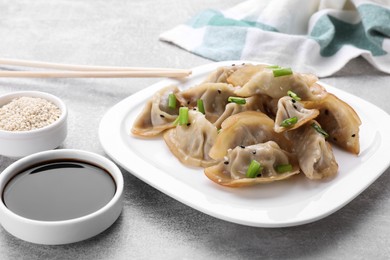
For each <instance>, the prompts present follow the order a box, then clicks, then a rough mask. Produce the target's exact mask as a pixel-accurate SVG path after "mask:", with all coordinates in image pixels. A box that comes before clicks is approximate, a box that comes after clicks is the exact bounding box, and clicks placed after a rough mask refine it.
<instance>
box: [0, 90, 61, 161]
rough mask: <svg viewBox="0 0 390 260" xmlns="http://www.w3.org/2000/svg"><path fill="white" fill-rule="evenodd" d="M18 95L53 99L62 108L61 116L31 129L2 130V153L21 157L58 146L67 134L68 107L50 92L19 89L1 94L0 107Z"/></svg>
mask: <svg viewBox="0 0 390 260" xmlns="http://www.w3.org/2000/svg"><path fill="white" fill-rule="evenodd" d="M18 97H39V98H43V99H46V100H48V101H51V102H52V103H53V104H55V105H56V106H58V107H59V108H60V110H61V112H62V113H61V116H60V118H59V119H57V120H56V121H55V122H54V123H52V124H50V125H48V126H45V127H42V128H39V129H34V130H30V131H5V130H0V155H3V156H7V157H13V158H21V157H23V156H26V155H29V154H33V153H36V152H40V151H45V150H51V149H54V148H56V147H58V146H59V145H60V144H61V143H62V142H63V141H64V140H65V138H66V135H67V116H68V112H67V108H66V106H65V104H64V102H63V101H61V100H60V99H59V98H58V97H56V96H53V95H51V94H49V93H45V92H39V91H18V92H12V93H9V94H5V95H2V96H0V107H2V106H3V105H5V104H7V103H9V102H11V101H12V100H13V99H15V98H18Z"/></svg>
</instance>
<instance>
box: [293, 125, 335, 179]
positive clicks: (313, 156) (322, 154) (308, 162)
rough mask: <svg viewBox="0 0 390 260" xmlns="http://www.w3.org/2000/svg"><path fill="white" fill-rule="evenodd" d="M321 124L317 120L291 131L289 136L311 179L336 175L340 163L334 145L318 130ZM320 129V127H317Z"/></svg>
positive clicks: (303, 167)
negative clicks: (337, 160) (335, 155)
mask: <svg viewBox="0 0 390 260" xmlns="http://www.w3.org/2000/svg"><path fill="white" fill-rule="evenodd" d="M316 126H317V127H320V125H319V124H318V123H317V122H316V121H314V120H313V121H311V122H309V123H308V124H306V125H304V126H301V127H300V128H297V129H295V130H292V131H289V132H288V136H289V137H290V138H291V140H292V142H293V149H294V151H295V153H296V154H297V157H298V161H299V166H300V168H301V170H302V172H303V173H304V174H305V175H306V177H308V178H309V179H311V180H317V179H323V178H329V177H332V176H335V175H336V174H337V171H338V164H337V162H336V159H335V157H334V154H333V150H332V147H331V146H330V144H329V143H328V142H327V141H326V140H325V136H324V135H323V134H322V133H320V131H318V130H316ZM317 129H318V128H317Z"/></svg>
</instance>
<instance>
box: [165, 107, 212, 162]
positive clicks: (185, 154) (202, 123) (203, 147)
mask: <svg viewBox="0 0 390 260" xmlns="http://www.w3.org/2000/svg"><path fill="white" fill-rule="evenodd" d="M188 118H189V119H188V124H187V125H182V126H181V125H178V126H176V127H175V128H172V129H169V130H168V131H166V132H165V133H164V135H163V137H164V140H165V142H166V144H167V145H168V147H169V149H170V150H171V152H172V153H173V154H174V155H175V156H176V157H177V158H178V159H179V160H180V161H181V162H182V163H183V164H185V165H188V166H201V167H208V166H210V165H213V164H215V163H216V161H215V160H213V159H212V158H211V157H210V156H209V150H210V148H211V146H212V145H213V143H214V141H215V139H216V137H217V134H218V130H217V128H216V127H215V126H214V125H213V124H212V123H210V122H209V121H208V120H207V119H206V118H205V116H204V115H203V114H202V113H200V112H197V111H194V110H189V111H188Z"/></svg>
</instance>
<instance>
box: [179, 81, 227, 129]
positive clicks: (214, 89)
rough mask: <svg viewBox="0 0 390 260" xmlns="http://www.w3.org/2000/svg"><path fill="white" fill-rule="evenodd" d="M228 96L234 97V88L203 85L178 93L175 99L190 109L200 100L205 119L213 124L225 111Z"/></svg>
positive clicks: (217, 84)
mask: <svg viewBox="0 0 390 260" xmlns="http://www.w3.org/2000/svg"><path fill="white" fill-rule="evenodd" d="M230 96H234V88H233V86H232V85H230V84H226V83H203V84H200V85H198V86H194V87H192V88H189V89H187V90H184V91H182V92H180V93H179V94H178V95H177V99H178V100H179V101H180V103H182V104H184V105H185V106H188V107H190V108H192V107H196V106H197V101H198V99H201V100H202V101H203V105H204V109H205V112H206V118H207V119H208V120H209V121H210V122H212V123H213V122H215V121H216V120H217V119H218V117H220V116H221V115H222V114H223V112H224V111H225V106H226V104H228V98H229V97H230Z"/></svg>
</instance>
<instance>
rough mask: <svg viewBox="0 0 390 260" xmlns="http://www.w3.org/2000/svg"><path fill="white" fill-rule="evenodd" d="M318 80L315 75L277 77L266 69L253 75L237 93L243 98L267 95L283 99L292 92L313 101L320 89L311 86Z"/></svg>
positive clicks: (295, 74) (294, 74)
mask: <svg viewBox="0 0 390 260" xmlns="http://www.w3.org/2000/svg"><path fill="white" fill-rule="evenodd" d="M317 80H318V78H317V77H316V76H314V75H311V74H300V73H293V74H291V75H285V76H280V77H275V76H274V74H273V70H272V69H270V68H264V69H263V70H261V71H260V72H258V73H256V74H255V75H253V77H252V78H251V79H250V80H249V81H248V82H247V83H246V84H245V85H243V86H242V88H237V89H236V92H235V93H236V95H238V96H241V97H249V96H252V95H254V94H265V95H268V96H270V97H272V98H281V97H283V96H285V95H286V94H287V91H289V90H291V91H293V92H294V93H296V94H297V95H298V96H299V97H300V98H302V99H303V100H312V99H315V98H316V95H318V93H313V91H315V92H317V91H318V90H319V89H318V88H316V89H311V88H310V86H311V85H313V84H314V83H315V82H316V81H317Z"/></svg>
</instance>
